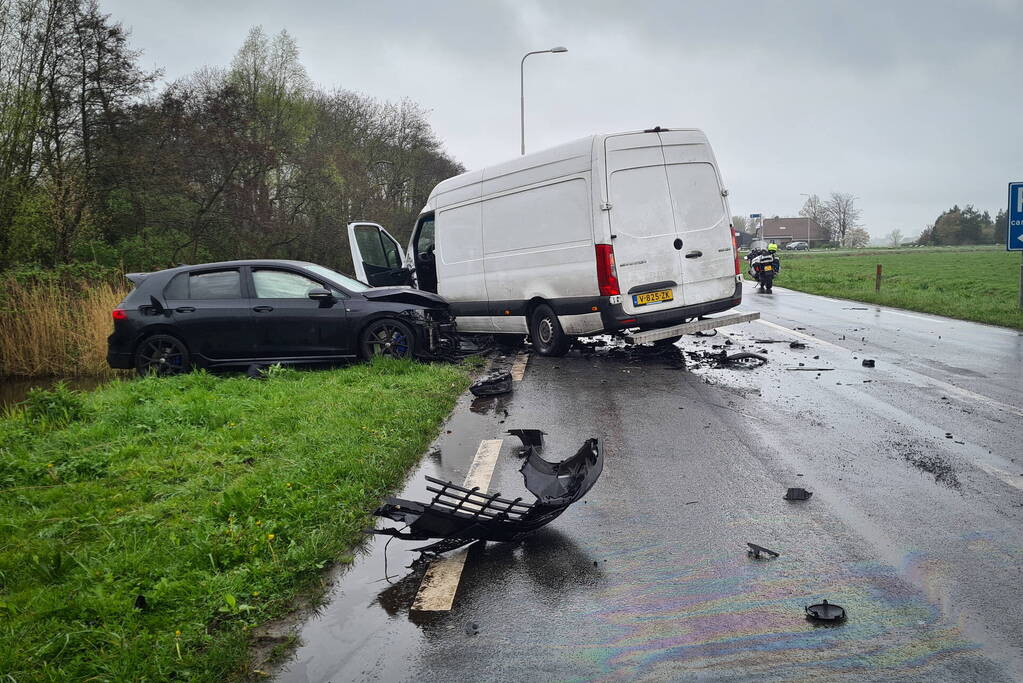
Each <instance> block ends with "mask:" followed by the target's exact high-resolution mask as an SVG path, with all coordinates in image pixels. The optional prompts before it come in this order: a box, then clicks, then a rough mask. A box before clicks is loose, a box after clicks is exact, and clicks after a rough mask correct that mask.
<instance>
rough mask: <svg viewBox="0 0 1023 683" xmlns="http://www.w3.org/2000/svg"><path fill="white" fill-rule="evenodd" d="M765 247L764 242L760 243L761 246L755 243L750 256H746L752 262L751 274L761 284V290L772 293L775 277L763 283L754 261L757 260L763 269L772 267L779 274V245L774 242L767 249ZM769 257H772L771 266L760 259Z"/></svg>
mask: <svg viewBox="0 0 1023 683" xmlns="http://www.w3.org/2000/svg"><path fill="white" fill-rule="evenodd" d="M763 245H764V243H763V242H760V243H759V244H757V243H754V244H753V248H752V249H751V250H750V252H749V254H747V255H746V259H747V260H748V261H749V262H750V274H751V275H752V276H753V278H754V279H755V280H756V281H757V282H758V283H759V286H760V289H761V290H763V291H766V292H768V293H770V292H771V285H772V284H773V280H774V277H773V276H772V277H771V278H770V279H769V280H768V281H767V282H764V281H761V279H760V275H759V273H758V272H757V269H756V268H754V267H753V261H754V260H757V261H758V263H759V264H760V266H761V267H763V266H765V265H771V266H772V268H771V270H773V271H774V274H777V273H778V271H780V270H781V261H780V260H779V259H778V245H777V244H775V243H774V242H771V243H770V244H768V245H767V248H766V249H765V248H764V246H763ZM768 255H770V257H771V261H770V263H769V264H767V263H764V261H765V260H766V259H760V258H759V257H763V256H768Z"/></svg>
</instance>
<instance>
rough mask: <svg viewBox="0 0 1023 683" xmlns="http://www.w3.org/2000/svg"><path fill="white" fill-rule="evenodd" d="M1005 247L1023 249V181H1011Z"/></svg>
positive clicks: (1014, 249) (1013, 249)
mask: <svg viewBox="0 0 1023 683" xmlns="http://www.w3.org/2000/svg"><path fill="white" fill-rule="evenodd" d="M1006 224H1007V227H1008V234H1007V235H1006V236H1005V248H1006V249H1008V250H1009V251H1023V183H1009V220H1007V221H1006Z"/></svg>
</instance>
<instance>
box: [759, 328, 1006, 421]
mask: <svg viewBox="0 0 1023 683" xmlns="http://www.w3.org/2000/svg"><path fill="white" fill-rule="evenodd" d="M756 322H758V323H762V324H764V325H767V326H768V327H773V328H774V329H776V330H780V331H782V332H787V333H788V334H794V335H796V336H797V337H802V338H803V339H807V340H809V341H812V342H815V343H817V344H822V345H824V346H830V347H832V348H835V349H841V350H842V351H845V352H847V353H848V352H850V351H851V349H847V348H845V347H844V346H839V345H838V344H832V343H831V342H827V341H824V340H823V339H818V338H817V337H811V336H810V335H808V334H803V333H802V332H797V331H796V330H793V329H789V328H788V327H784V326H782V325H777V324H775V323H772V322H768V321H766V320H764V319H760V320H757V321H756ZM903 369H904V370H905V368H903ZM906 372H913V371H912V370H906ZM913 374H915V375H919V376H920V377H922V378H923V380H924V382H926V383H928V384H930V385H931V386H932V387H935V388H937V389H941V390H942V391H945V392H947V393H949V394H955V395H957V396H959V398H963V399H966V400H969V401H978V402H980V403H985V404H987V405H989V406H991V407H992V408H996V409H998V410H1006V411H1008V412H1010V413H1012V414H1014V415H1019V416H1020V417H1023V408H1017V407H1016V406H1013V405H1009V404H1008V403H1002V402H1001V401H996V400H995V399H993V398H989V397H987V396H984V395H982V394H977V393H974V392H972V391H970V390H969V389H963V388H962V387H957V386H956V385H954V384H949V383H948V382H943V381H941V380H940V379H934V378H933V377H928V376H927V375H924V374H922V373H919V372H915V373H913Z"/></svg>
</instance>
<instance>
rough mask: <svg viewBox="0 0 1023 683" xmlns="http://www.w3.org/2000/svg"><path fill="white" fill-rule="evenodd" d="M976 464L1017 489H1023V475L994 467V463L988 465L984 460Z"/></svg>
mask: <svg viewBox="0 0 1023 683" xmlns="http://www.w3.org/2000/svg"><path fill="white" fill-rule="evenodd" d="M974 464H975V465H977V467H979V468H980V469H982V470H984V471H985V472H987V473H988V474H990V475H992V476H994V477H998V478H999V479H1001V480H1002V481H1004V482H1005V483H1006V484H1008V485H1009V486H1012V487H1015V488H1017V489H1020V490H1023V477H1020V476H1015V475H1013V474H1012V473H1011V472H1006V471H1005V470H1000V469H998V468H997V467H994V466H992V465H988V464H986V463H983V462H978V463H974Z"/></svg>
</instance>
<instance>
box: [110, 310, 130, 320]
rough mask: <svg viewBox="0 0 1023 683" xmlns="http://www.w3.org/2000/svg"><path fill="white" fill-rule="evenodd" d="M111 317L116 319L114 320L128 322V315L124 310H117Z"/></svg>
mask: <svg viewBox="0 0 1023 683" xmlns="http://www.w3.org/2000/svg"><path fill="white" fill-rule="evenodd" d="M110 315H112V316H113V317H114V320H127V319H128V314H127V313H125V312H124V310H123V309H120V308H115V309H114V310H112V311H111V312H110Z"/></svg>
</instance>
